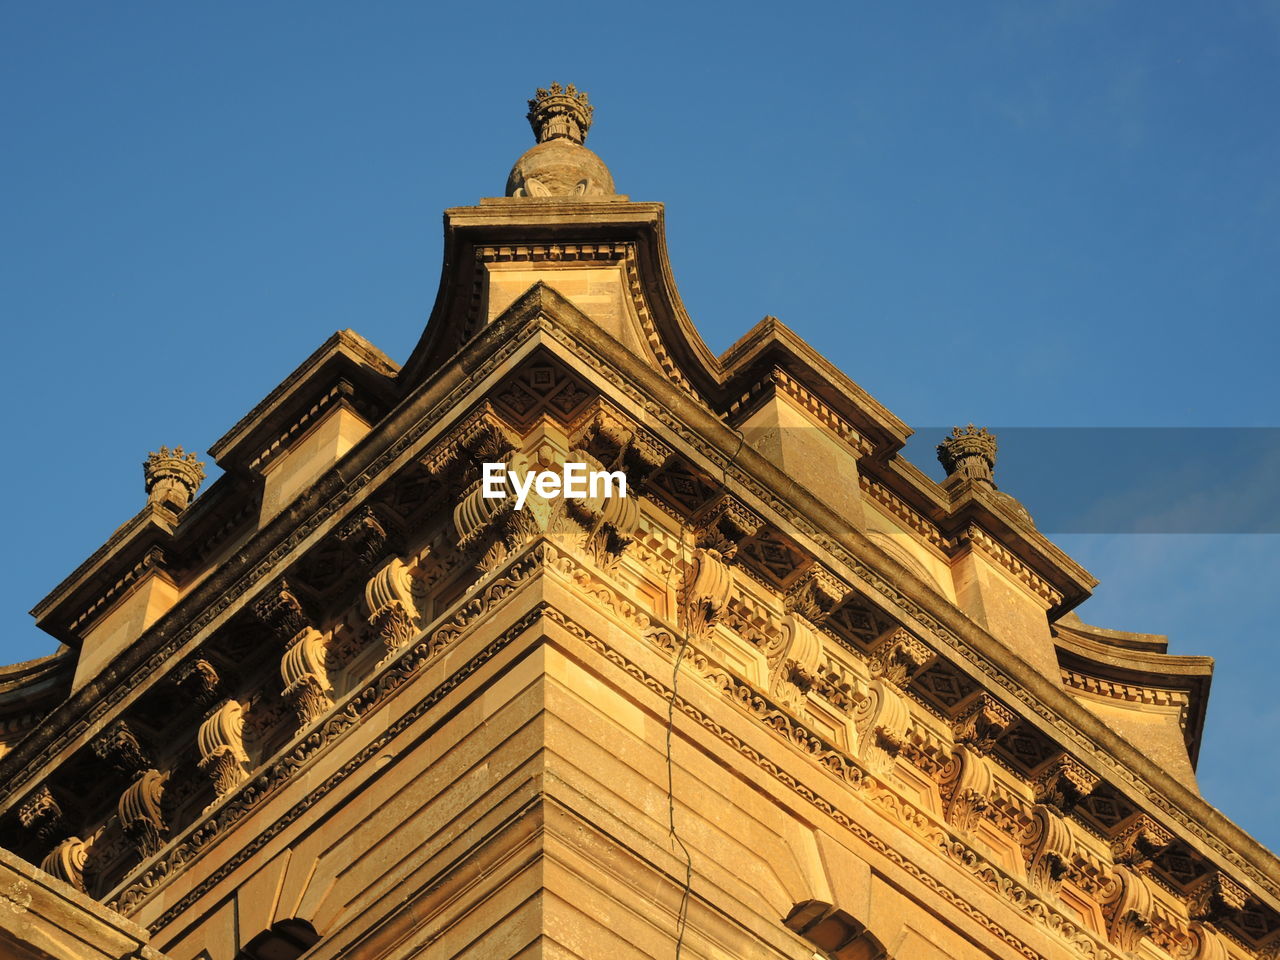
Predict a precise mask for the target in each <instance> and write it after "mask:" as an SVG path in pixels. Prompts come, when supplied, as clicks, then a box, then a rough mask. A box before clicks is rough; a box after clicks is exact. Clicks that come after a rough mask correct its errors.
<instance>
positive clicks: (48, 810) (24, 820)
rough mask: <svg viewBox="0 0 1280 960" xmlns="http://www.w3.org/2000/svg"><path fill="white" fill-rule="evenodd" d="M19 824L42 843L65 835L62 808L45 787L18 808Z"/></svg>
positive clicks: (50, 841)
mask: <svg viewBox="0 0 1280 960" xmlns="http://www.w3.org/2000/svg"><path fill="white" fill-rule="evenodd" d="M18 820H19V822H20V823H21V824H22V825H23V826H24V827H25V828H26V829H28V830H30V831H31V832H32V833H34V834H35V835H36V836H37V837H39V838H40V840H41V841H43V842H44V843H52V842H53V839H54V838H55V837H57V836H58V835H60V834H63V833H65V831H66V823H65V822H64V819H63V816H62V807H61V806H59V804H58V801H57V800H56V799H54V796H53V794H52V793H51V792H50V791H49V788H48V787H47V786H44V785H42V786H41V787H40V788H39V789H37V790H36V792H35V793H33V794H32V795H31V796H30V797H28V798H27V800H26V801H25V802H24V803H23V804H22V806H20V807H19V808H18Z"/></svg>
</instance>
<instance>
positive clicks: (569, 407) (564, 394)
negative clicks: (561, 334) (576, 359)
mask: <svg viewBox="0 0 1280 960" xmlns="http://www.w3.org/2000/svg"><path fill="white" fill-rule="evenodd" d="M595 395H596V391H595V390H593V389H591V388H590V387H588V386H587V385H586V384H585V383H584V382H583V381H582V380H580V379H578V377H576V376H575V375H574V374H572V373H570V372H569V371H568V369H567V368H566V367H565V366H564V365H563V364H561V363H560V362H559V361H557V360H555V359H554V358H552V357H551V356H550V355H548V354H541V355H539V356H538V357H537V358H535V359H533V360H531V361H529V362H526V363H524V364H522V365H521V366H520V367H519V368H518V369H517V370H514V371H513V372H512V373H511V374H509V375H508V376H507V378H506V379H505V380H504V381H503V382H502V383H501V384H499V385H498V387H497V389H495V390H494V392H493V393H492V394H491V395H490V398H489V399H490V400H491V401H492V402H493V405H494V407H495V408H497V410H498V412H499V413H501V414H502V415H503V416H504V417H506V418H507V419H508V420H509V421H511V422H512V423H518V424H524V423H528V422H529V421H530V420H532V419H533V418H534V417H536V416H538V415H539V414H541V413H544V412H545V413H550V414H552V415H553V416H554V417H555V418H556V419H557V420H559V421H560V422H561V423H567V422H570V421H572V420H573V418H574V417H576V416H577V415H578V414H580V413H581V412H582V411H583V409H584V408H585V407H586V405H587V403H588V402H589V401H590V400H591V399H592V398H593V397H594V396H595Z"/></svg>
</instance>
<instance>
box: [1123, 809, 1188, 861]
mask: <svg viewBox="0 0 1280 960" xmlns="http://www.w3.org/2000/svg"><path fill="white" fill-rule="evenodd" d="M1171 843H1173V834H1172V833H1171V832H1169V831H1168V830H1167V829H1165V828H1164V827H1163V826H1162V825H1161V824H1160V823H1159V821H1157V820H1155V819H1154V818H1153V817H1151V816H1150V815H1148V814H1145V813H1137V814H1134V815H1133V816H1132V817H1130V818H1129V819H1128V820H1127V821H1126V822H1125V823H1124V824H1123V825H1122V826H1121V827H1120V829H1119V830H1118V831H1117V832H1116V834H1115V836H1114V837H1112V839H1111V856H1112V857H1113V858H1114V860H1115V862H1116V863H1119V864H1124V865H1125V866H1126V867H1132V868H1133V869H1135V870H1145V869H1147V868H1148V867H1150V866H1151V864H1152V862H1153V861H1154V860H1155V859H1156V858H1157V857H1158V856H1160V854H1162V853H1164V851H1165V850H1167V849H1168V848H1169V845H1170V844H1171Z"/></svg>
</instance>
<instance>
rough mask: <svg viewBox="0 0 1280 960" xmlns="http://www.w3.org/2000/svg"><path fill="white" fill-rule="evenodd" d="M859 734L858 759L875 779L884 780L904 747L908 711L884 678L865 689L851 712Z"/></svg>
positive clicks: (896, 689)
mask: <svg viewBox="0 0 1280 960" xmlns="http://www.w3.org/2000/svg"><path fill="white" fill-rule="evenodd" d="M853 722H854V727H855V728H856V730H857V731H858V755H859V756H860V757H861V758H862V762H863V763H865V764H866V766H867V769H868V770H870V771H871V773H872V774H873V775H874V776H877V777H884V776H886V775H887V774H888V773H889V771H890V770H892V769H893V765H894V763H895V762H896V761H897V759H898V754H899V753H901V752H902V748H903V746H904V745H905V744H906V737H907V728H908V727H909V726H910V724H911V710H910V708H909V707H908V706H907V699H906V697H905V696H904V695H903V694H902V691H901V690H899V689H898V687H897V686H896V685H895V684H893V683H888V682H886V681H885V680H884V679H883V678H876V679H874V680H872V681H871V683H870V684H868V686H867V695H866V697H864V698H863V700H862V702H861V703H859V704H858V706H857V708H856V709H855V710H854V711H853Z"/></svg>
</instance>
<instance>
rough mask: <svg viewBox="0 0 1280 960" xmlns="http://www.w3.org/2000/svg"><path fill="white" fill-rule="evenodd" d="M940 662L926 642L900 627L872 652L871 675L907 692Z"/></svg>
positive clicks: (880, 642)
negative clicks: (924, 672)
mask: <svg viewBox="0 0 1280 960" xmlns="http://www.w3.org/2000/svg"><path fill="white" fill-rule="evenodd" d="M937 658H938V655H937V654H936V653H934V652H933V651H932V650H930V649H929V647H928V646H927V645H925V643H924V642H923V641H921V640H919V639H917V638H916V637H915V636H914V635H913V634H912V633H911V632H910V631H908V630H906V629H904V628H902V627H899V628H898V629H897V630H894V631H893V633H891V634H889V635H888V636H887V637H884V638H883V639H881V640H880V641H878V642H877V643H876V645H875V646H874V647H873V648H872V650H871V663H870V668H871V675H872V676H873V677H880V678H882V679H884V680H885V681H887V682H888V683H891V684H893V685H894V686H896V687H903V688H905V687H907V686H909V685H910V684H911V681H912V680H914V679H915V677H916V675H917V674H919V673H920V672H921V671H922V670H925V669H926V668H927V667H928V666H929V665H930V664H931V663H933V661H934V660H936V659H937Z"/></svg>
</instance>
